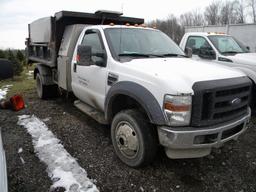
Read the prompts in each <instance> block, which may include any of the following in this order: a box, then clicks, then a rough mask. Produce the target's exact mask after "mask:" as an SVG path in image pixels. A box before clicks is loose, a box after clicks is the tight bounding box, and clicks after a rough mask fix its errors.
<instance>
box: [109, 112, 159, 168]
mask: <svg viewBox="0 0 256 192" xmlns="http://www.w3.org/2000/svg"><path fill="white" fill-rule="evenodd" d="M156 138H157V137H156V133H155V130H154V128H153V126H152V125H151V124H150V123H149V122H147V120H146V118H145V117H144V115H143V114H142V113H141V112H139V111H137V110H132V109H128V110H124V111H121V112H119V113H118V114H116V115H115V117H114V119H113V121H112V125H111V139H112V143H113V146H114V149H115V152H116V154H117V156H118V157H119V158H120V160H121V161H123V162H124V163H125V164H127V165H128V166H130V167H142V166H146V165H148V164H149V163H151V162H152V161H153V160H154V157H155V155H156V152H157V139H156Z"/></svg>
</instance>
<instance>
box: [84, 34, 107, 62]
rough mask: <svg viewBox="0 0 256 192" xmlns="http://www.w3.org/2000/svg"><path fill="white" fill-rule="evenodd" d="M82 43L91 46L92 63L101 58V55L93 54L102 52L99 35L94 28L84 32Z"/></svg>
mask: <svg viewBox="0 0 256 192" xmlns="http://www.w3.org/2000/svg"><path fill="white" fill-rule="evenodd" d="M82 45H86V46H90V47H91V48H92V55H93V56H92V61H93V62H94V63H96V62H99V61H101V60H102V57H98V56H95V54H96V53H103V52H104V48H103V45H102V42H101V39H100V36H99V33H97V31H95V30H89V31H87V32H86V33H85V35H84V38H83V40H82Z"/></svg>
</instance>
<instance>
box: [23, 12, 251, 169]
mask: <svg viewBox="0 0 256 192" xmlns="http://www.w3.org/2000/svg"><path fill="white" fill-rule="evenodd" d="M143 23H144V20H143V19H139V18H131V17H123V16H121V14H120V13H117V12H106V11H97V12H96V13H94V14H90V13H78V12H69V11H61V12H58V13H56V14H55V15H54V16H53V17H46V18H42V19H39V20H36V21H34V22H33V23H31V24H29V36H28V38H27V41H26V44H27V59H28V62H30V63H37V66H36V68H35V71H34V78H35V79H36V84H37V92H38V95H39V97H40V98H42V99H47V98H48V97H52V96H54V95H55V94H56V93H57V92H58V91H57V90H60V91H61V92H62V93H63V92H65V93H69V92H73V94H74V95H75V96H76V97H77V100H76V101H75V102H74V105H75V106H76V107H77V108H79V109H80V110H82V111H83V112H85V113H86V114H87V115H89V116H91V117H92V118H94V119H95V120H96V121H98V122H99V123H103V124H110V125H111V139H112V143H113V146H114V149H115V152H116V154H117V156H118V157H119V158H120V159H121V160H122V161H123V162H124V163H125V164H127V165H128V166H131V167H139V166H143V165H146V164H148V163H150V162H151V161H152V160H153V159H154V157H155V155H156V151H157V148H158V146H159V145H161V146H163V147H164V148H165V151H166V154H167V156H168V157H169V158H197V157H203V156H206V155H208V154H209V153H210V152H211V149H212V148H213V147H220V146H221V145H223V144H224V143H225V142H227V141H229V140H232V139H237V138H238V137H239V135H240V134H241V133H243V132H244V131H245V130H246V129H247V123H248V121H249V119H250V114H251V112H250V107H249V105H248V103H249V99H250V92H251V84H252V83H251V81H250V80H249V78H248V77H247V76H246V75H245V74H244V73H242V72H240V71H237V70H233V69H232V68H227V67H222V66H219V65H210V64H205V63H202V62H197V61H193V60H192V59H190V58H187V56H186V55H185V54H184V52H183V51H182V50H181V49H180V48H179V46H178V45H176V44H175V43H174V42H173V41H172V40H171V39H170V38H169V37H168V36H166V35H165V34H164V33H162V32H161V31H159V30H157V29H152V28H147V27H145V26H144V25H143Z"/></svg>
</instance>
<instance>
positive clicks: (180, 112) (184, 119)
mask: <svg viewBox="0 0 256 192" xmlns="http://www.w3.org/2000/svg"><path fill="white" fill-rule="evenodd" d="M191 104H192V97H191V95H179V96H178V95H166V96H165V98H164V106H163V108H164V112H165V115H166V117H167V120H168V124H169V125H170V126H188V125H189V124H190V118H191Z"/></svg>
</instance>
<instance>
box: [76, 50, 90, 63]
mask: <svg viewBox="0 0 256 192" xmlns="http://www.w3.org/2000/svg"><path fill="white" fill-rule="evenodd" d="M91 58H92V48H91V47H90V46H86V45H78V47H77V65H82V66H89V65H91V64H92V59H91Z"/></svg>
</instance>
